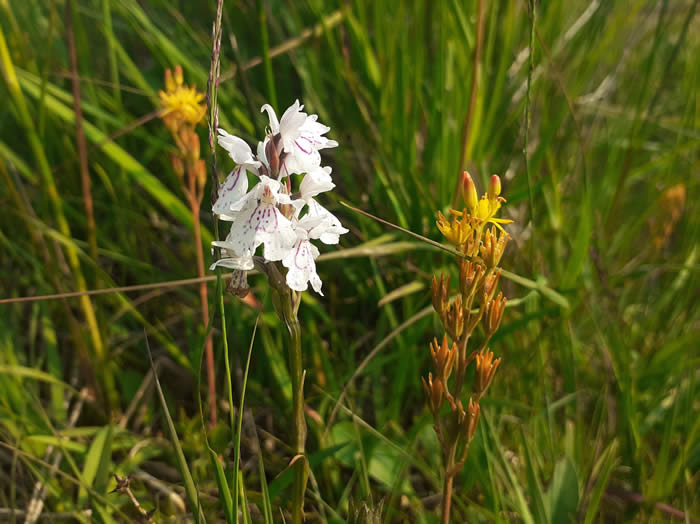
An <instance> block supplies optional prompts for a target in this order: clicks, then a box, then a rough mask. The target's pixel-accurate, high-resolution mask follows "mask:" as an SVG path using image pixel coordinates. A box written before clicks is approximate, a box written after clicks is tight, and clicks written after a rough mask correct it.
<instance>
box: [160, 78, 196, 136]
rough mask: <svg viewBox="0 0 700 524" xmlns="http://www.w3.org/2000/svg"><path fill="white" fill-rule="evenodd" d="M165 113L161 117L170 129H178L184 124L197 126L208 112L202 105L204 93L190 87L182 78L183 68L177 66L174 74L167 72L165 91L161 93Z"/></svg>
mask: <svg viewBox="0 0 700 524" xmlns="http://www.w3.org/2000/svg"><path fill="white" fill-rule="evenodd" d="M158 94H159V95H160V102H161V104H162V106H163V109H164V112H163V114H162V115H161V116H162V118H163V120H164V121H165V123H166V125H167V126H168V128H171V127H172V128H173V129H177V128H179V127H180V125H182V124H183V123H187V124H190V125H191V126H195V125H197V124H198V123H199V122H201V120H202V118H204V114H205V113H206V111H207V107H206V105H204V104H202V101H203V100H204V93H200V92H199V91H197V88H196V87H195V86H188V85H186V84H185V83H184V81H183V77H182V67H180V66H176V67H175V72H174V74H173V73H172V72H171V71H170V69H167V70H166V71H165V91H159V92H158Z"/></svg>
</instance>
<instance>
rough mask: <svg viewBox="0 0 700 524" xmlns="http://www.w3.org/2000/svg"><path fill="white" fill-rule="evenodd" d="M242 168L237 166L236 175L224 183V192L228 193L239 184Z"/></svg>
mask: <svg viewBox="0 0 700 524" xmlns="http://www.w3.org/2000/svg"><path fill="white" fill-rule="evenodd" d="M241 170H242V168H241V167H237V168H236V176H235V177H232V178H231V180H230V182H229V183H227V184H225V185H224V192H226V193H228V192H229V191H233V189H234V188H235V187H236V185H237V184H238V180H239V179H240V178H241Z"/></svg>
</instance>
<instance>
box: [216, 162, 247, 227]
mask: <svg viewBox="0 0 700 524" xmlns="http://www.w3.org/2000/svg"><path fill="white" fill-rule="evenodd" d="M246 191H248V176H247V175H246V170H245V167H244V166H242V165H240V166H238V167H236V168H235V169H234V170H233V171H231V172H230V173H229V175H228V176H227V177H226V180H224V183H223V184H221V185H220V186H219V198H217V199H216V202H214V205H213V206H212V211H213V212H214V213H215V214H216V215H219V218H220V219H221V220H229V221H231V220H235V217H234V216H233V214H232V212H231V206H232V205H233V204H235V203H236V202H238V201H239V200H240V199H241V198H243V197H244V196H245V194H246Z"/></svg>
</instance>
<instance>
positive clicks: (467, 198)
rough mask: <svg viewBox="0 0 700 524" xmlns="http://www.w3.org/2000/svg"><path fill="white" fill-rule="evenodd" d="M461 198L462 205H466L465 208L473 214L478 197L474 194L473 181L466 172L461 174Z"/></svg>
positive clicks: (477, 203) (474, 186)
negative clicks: (462, 198)
mask: <svg viewBox="0 0 700 524" xmlns="http://www.w3.org/2000/svg"><path fill="white" fill-rule="evenodd" d="M462 196H463V197H464V203H465V204H467V207H468V208H469V210H470V211H472V213H473V212H474V210H475V209H476V207H477V206H478V205H479V196H478V195H477V194H476V185H475V184H474V180H473V179H472V177H471V175H470V174H469V173H467V172H466V171H464V172H463V173H462Z"/></svg>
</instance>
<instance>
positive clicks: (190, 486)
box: [144, 332, 206, 522]
mask: <svg viewBox="0 0 700 524" xmlns="http://www.w3.org/2000/svg"><path fill="white" fill-rule="evenodd" d="M144 335H146V351H147V352H148V360H149V362H150V363H151V371H152V372H153V380H154V382H155V384H156V390H157V391H158V398H159V399H160V405H161V407H162V408H163V415H164V416H165V420H166V422H167V424H168V431H169V433H170V441H171V442H172V444H173V447H174V448H175V457H176V458H177V464H178V469H179V470H180V474H181V475H182V480H183V481H184V483H185V494H186V495H187V501H188V502H189V505H190V509H191V511H192V513H194V514H195V515H196V516H197V518H198V520H199V521H200V522H206V519H205V518H204V513H203V512H202V510H201V507H200V505H199V491H198V490H197V488H196V487H195V484H194V480H193V479H192V474H191V473H190V469H189V467H188V466H187V459H185V454H184V453H183V451H182V446H181V445H180V439H179V438H178V436H177V431H176V430H175V424H173V419H172V418H170V412H169V411H168V404H167V403H166V402H165V395H164V394H163V389H162V388H161V387H160V380H158V374H157V373H156V368H155V366H154V365H153V355H152V354H151V347H150V345H149V343H148V335H147V334H146V333H145V332H144Z"/></svg>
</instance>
